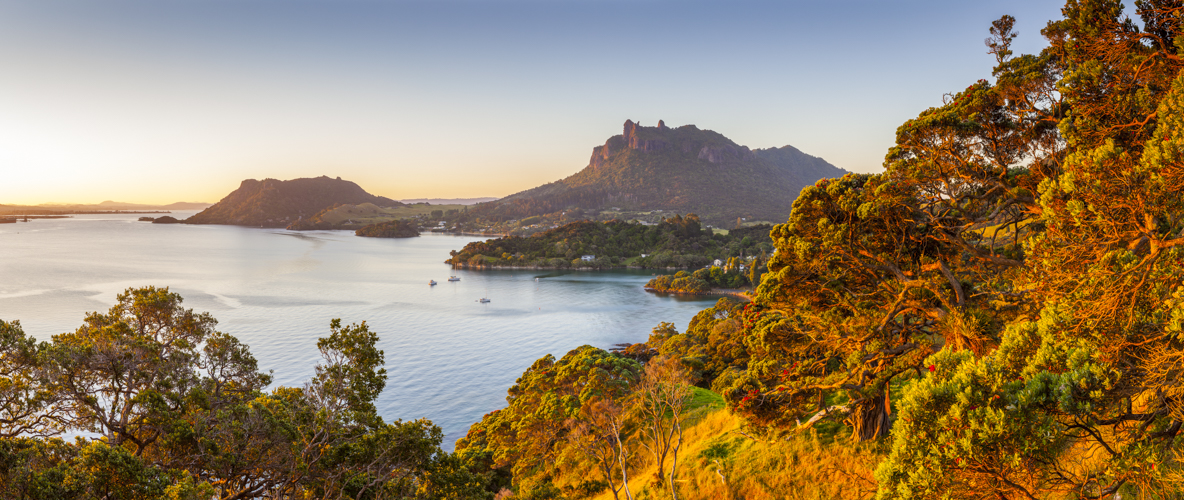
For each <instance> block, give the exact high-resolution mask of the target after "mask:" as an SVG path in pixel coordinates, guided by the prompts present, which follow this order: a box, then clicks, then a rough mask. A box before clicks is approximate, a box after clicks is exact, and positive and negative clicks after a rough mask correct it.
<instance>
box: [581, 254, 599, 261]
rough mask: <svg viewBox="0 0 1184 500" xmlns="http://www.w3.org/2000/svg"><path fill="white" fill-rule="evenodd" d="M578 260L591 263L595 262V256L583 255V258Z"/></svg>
mask: <svg viewBox="0 0 1184 500" xmlns="http://www.w3.org/2000/svg"><path fill="white" fill-rule="evenodd" d="M580 260H582V261H584V262H592V261H594V260H596V256H595V255H585V256H583V257H580Z"/></svg>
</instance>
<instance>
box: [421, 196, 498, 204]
mask: <svg viewBox="0 0 1184 500" xmlns="http://www.w3.org/2000/svg"><path fill="white" fill-rule="evenodd" d="M497 199H498V198H494V197H488V198H413V199H410V200H399V201H401V202H403V203H431V204H432V205H476V204H478V203H486V202H490V201H494V200H497Z"/></svg>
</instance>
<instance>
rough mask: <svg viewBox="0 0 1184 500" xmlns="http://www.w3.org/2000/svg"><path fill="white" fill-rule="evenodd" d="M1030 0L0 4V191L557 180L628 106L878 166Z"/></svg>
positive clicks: (1027, 18) (452, 193)
mask: <svg viewBox="0 0 1184 500" xmlns="http://www.w3.org/2000/svg"><path fill="white" fill-rule="evenodd" d="M1062 5H1063V4H1062V3H1061V2H1057V1H1045V0H998V1H962V0H925V1H921V0H916V1H913V0H852V1H842V2H836V1H819V0H815V1H797V0H781V1H747V0H727V1H693V0H689V1H687V0H684V1H666V0H633V1H615V0H537V1H524V0H468V1H462V0H436V1H399V0H386V1H381V0H168V1H165V0H109V1H108V0H104V1H97V0H36V1H11V0H0V203H4V204H12V203H28V204H36V203H45V202H76V203H96V202H99V201H103V200H117V201H125V202H141V203H169V202H174V201H208V202H214V201H217V200H218V199H220V198H221V197H222V196H224V195H225V194H227V193H229V192H230V191H231V190H233V189H235V188H237V187H238V184H239V182H240V181H241V180H243V179H247V178H258V179H262V178H265V177H273V178H279V179H291V178H296V177H312V176H319V175H329V176H331V177H337V176H340V177H342V178H344V179H348V180H352V181H355V182H357V183H358V184H360V185H361V186H362V187H363V188H366V189H367V190H368V191H370V192H371V193H374V194H378V195H383V196H388V197H391V198H396V199H399V198H415V197H441V198H451V197H477V196H504V195H508V194H511V193H514V192H517V191H520V190H523V189H528V188H531V187H534V186H536V185H539V184H542V183H545V182H550V181H553V180H557V179H560V178H563V177H566V176H568V175H570V174H572V173H574V172H576V171H578V170H580V169H581V168H583V167H584V166H585V165H587V163H588V157H589V155H590V154H591V151H592V148H593V147H594V146H596V145H599V144H602V143H603V142H604V141H605V139H607V138H608V137H609V136H611V135H614V134H619V133H621V125H622V123H624V121H625V120H626V119H632V120H634V121H640V122H641V123H642V124H643V125H649V126H652V125H655V124H656V123H657V121H658V120H659V119H663V120H665V121H666V124H667V125H670V126H678V125H684V124H695V125H697V126H699V127H700V128H705V129H711V130H715V131H717V132H720V133H722V134H724V135H725V136H727V137H729V138H731V139H732V140H734V141H736V142H738V143H740V144H743V145H747V146H749V147H753V148H765V147H774V146H783V145H786V144H790V145H793V146H795V147H797V148H798V149H801V150H802V151H805V152H806V153H809V154H812V155H815V156H820V157H822V158H824V159H826V160H827V161H830V162H831V163H833V164H835V165H836V166H839V167H841V168H845V169H847V170H852V171H856V172H872V171H877V170H879V169H880V165H881V162H882V160H883V157H884V154H885V153H886V151H887V148H888V147H889V146H891V145H892V143H893V138H894V133H895V130H896V127H897V126H898V125H899V124H900V123H902V122H903V121H905V120H907V119H909V118H911V117H914V116H916V115H917V113H919V112H920V111H922V110H924V109H925V108H927V107H930V106H934V105H938V104H940V102H941V97H942V94H943V93H946V92H951V91H957V90H960V89H963V88H965V87H966V86H967V85H969V84H970V83H972V82H974V81H975V80H978V79H979V78H989V77H990V69H991V66H992V64H993V59H992V58H991V56H989V55H988V54H987V53H986V49H985V47H984V46H983V39H984V38H985V37H986V36H987V34H988V33H987V28H988V27H989V25H990V22H991V21H992V20H994V19H997V18H999V16H1001V15H1003V14H1011V15H1013V16H1015V17H1016V18H1017V19H1018V22H1017V29H1018V31H1019V33H1020V38H1019V39H1018V40H1017V43H1016V47H1017V49H1018V50H1017V52H1036V51H1038V50H1039V49H1040V48H1041V47H1043V46H1044V41H1043V39H1041V38H1040V35H1039V30H1040V28H1041V27H1043V26H1044V24H1045V23H1046V22H1047V21H1048V20H1049V19H1053V18H1056V17H1058V16H1059V12H1060V10H1059V9H1060V7H1061V6H1062Z"/></svg>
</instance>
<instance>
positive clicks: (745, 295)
mask: <svg viewBox="0 0 1184 500" xmlns="http://www.w3.org/2000/svg"><path fill="white" fill-rule="evenodd" d="M642 289H643V290H645V291H647V292H650V293H669V294H672V295H728V296H732V297H740V298H742V299H744V300H745V301H747V302H752V295H750V294H751V293H752V290H750V289H744V288H712V289H711V290H708V291H706V292H679V291H675V290H658V289H657V288H650V287H648V286H646V287H642Z"/></svg>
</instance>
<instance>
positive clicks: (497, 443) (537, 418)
mask: <svg viewBox="0 0 1184 500" xmlns="http://www.w3.org/2000/svg"><path fill="white" fill-rule="evenodd" d="M640 372H641V367H640V365H639V364H638V363H637V362H635V361H633V360H631V359H628V358H624V357H621V356H617V355H615V354H612V353H609V352H607V351H604V350H601V349H597V348H595V347H592V346H583V347H580V348H578V349H575V350H573V351H571V352H569V353H567V354H566V355H564V356H563V357H562V358H560V359H558V360H556V359H555V358H554V356H551V355H547V356H545V357H543V358H541V359H539V360H538V361H535V362H534V364H533V365H531V367H530V368H529V369H527V370H526V372H524V373H523V374H522V376H521V377H519V378H518V381H517V382H516V383H515V384H514V386H513V387H511V388H510V389H509V391H508V395H507V396H506V401H507V403H508V406H507V407H506V408H504V409H501V410H496V411H494V412H491V413H488V414H486V415H485V417H484V418H482V419H481V421H480V422H477V423H475V424H473V426H472V427H470V428H469V432H468V434H466V436H465V437H463V438H461V439H460V440H458V441H457V442H456V452H457V454H458V455H459V456H461V457H462V458H464V459H466V460H471V461H474V462H483V463H485V464H487V467H489V470H498V469H501V470H504V471H506V472H508V474H506V473H503V474H505V475H508V476H509V477H512V478H513V485H514V487H515V488H516V489H517V490H518V491H519V492H520V493H521V494H527V495H536V496H537V495H544V494H547V495H550V494H552V493H547V492H557V491H558V490H555V489H554V488H555V486H554V485H553V484H551V481H552V479H554V478H555V477H556V475H557V474H558V473H560V472H561V471H563V470H564V469H565V467H576V468H579V469H581V470H589V469H593V470H594V468H595V466H594V465H591V464H587V463H583V459H580V458H578V457H579V455H580V453H579V451H578V450H576V449H575V447H576V446H577V445H576V444H574V443H573V441H572V440H570V439H568V436H569V434H570V433H571V432H572V431H571V430H570V429H571V423H570V421H572V420H576V421H578V420H586V419H591V418H593V416H594V415H597V414H599V413H601V412H602V411H604V405H605V404H609V405H613V404H619V403H620V402H621V401H622V400H623V398H625V397H626V396H627V395H628V394H629V392H630V388H631V386H632V385H633V384H634V383H636V382H637V380H638V378H639V376H640ZM573 457H575V458H573ZM573 460H574V462H573ZM540 498H543V497H540Z"/></svg>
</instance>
